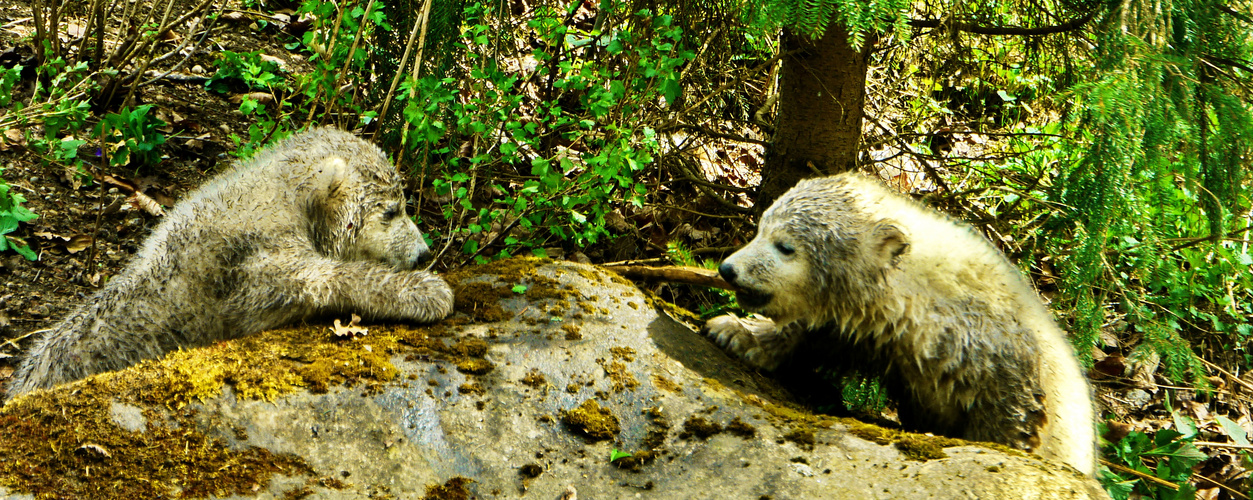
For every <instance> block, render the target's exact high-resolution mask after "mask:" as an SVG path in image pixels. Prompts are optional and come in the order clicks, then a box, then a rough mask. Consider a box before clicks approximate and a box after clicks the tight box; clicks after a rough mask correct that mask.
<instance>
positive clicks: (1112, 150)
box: [1049, 2, 1253, 380]
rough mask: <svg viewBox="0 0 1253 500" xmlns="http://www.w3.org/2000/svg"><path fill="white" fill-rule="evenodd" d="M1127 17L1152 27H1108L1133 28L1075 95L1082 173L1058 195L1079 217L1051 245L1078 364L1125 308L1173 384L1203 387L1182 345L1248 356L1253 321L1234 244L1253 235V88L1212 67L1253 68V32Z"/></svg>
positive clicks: (1186, 19)
mask: <svg viewBox="0 0 1253 500" xmlns="http://www.w3.org/2000/svg"><path fill="white" fill-rule="evenodd" d="M1125 8H1128V9H1132V10H1133V11H1134V14H1133V15H1135V16H1137V18H1139V19H1141V20H1142V21H1144V23H1143V24H1141V25H1137V27H1136V28H1137V29H1136V30H1128V29H1123V28H1120V27H1109V25H1117V24H1118V23H1120V22H1122V19H1125V16H1126V15H1132V14H1129V13H1119V12H1113V13H1112V14H1111V15H1110V16H1109V18H1107V19H1105V20H1104V23H1105V24H1106V25H1107V27H1106V29H1098V30H1097V33H1098V35H1097V41H1098V42H1099V43H1098V47H1099V51H1098V53H1097V57H1098V68H1097V69H1098V72H1097V73H1095V74H1094V75H1093V79H1092V80H1091V81H1090V82H1089V83H1085V84H1081V85H1078V86H1076V87H1075V89H1074V93H1073V95H1074V97H1075V99H1076V100H1077V102H1078V103H1079V105H1080V109H1081V111H1082V113H1080V114H1079V115H1077V116H1078V118H1079V120H1080V121H1079V123H1078V126H1079V127H1081V128H1079V129H1078V130H1081V131H1082V133H1081V134H1080V135H1078V136H1077V137H1076V140H1074V141H1072V142H1071V143H1070V144H1069V145H1068V152H1069V154H1070V155H1071V156H1072V157H1073V158H1077V159H1078V160H1077V161H1074V162H1072V163H1070V164H1069V165H1067V166H1066V170H1065V172H1064V174H1063V176H1062V177H1061V178H1060V179H1058V181H1057V186H1056V189H1055V190H1054V191H1053V193H1052V195H1051V197H1052V198H1053V199H1055V200H1056V201H1058V202H1060V204H1061V206H1065V207H1067V208H1068V209H1067V210H1066V211H1065V212H1064V213H1063V214H1061V215H1062V217H1059V218H1058V220H1057V221H1055V223H1054V224H1053V225H1051V226H1050V228H1049V229H1050V233H1051V234H1050V236H1051V238H1050V244H1051V245H1053V248H1052V253H1055V254H1058V255H1066V254H1069V255H1067V256H1066V257H1064V258H1063V259H1062V261H1061V263H1062V264H1063V269H1064V271H1065V273H1064V274H1065V277H1066V279H1065V282H1064V283H1063V292H1064V296H1065V298H1066V299H1067V300H1068V301H1070V303H1071V304H1073V308H1074V314H1073V321H1072V325H1071V327H1072V328H1071V329H1072V332H1074V334H1075V336H1076V341H1075V343H1076V345H1077V346H1078V347H1079V349H1078V350H1079V352H1080V353H1083V354H1086V353H1088V352H1089V350H1088V348H1089V346H1092V345H1095V344H1096V342H1097V338H1098V335H1099V333H1100V331H1101V330H1100V329H1101V326H1102V325H1103V324H1104V323H1105V321H1106V313H1107V311H1106V309H1105V304H1109V303H1111V302H1116V303H1118V304H1119V305H1120V309H1121V310H1123V311H1125V313H1126V317H1127V321H1128V323H1130V324H1131V325H1132V326H1133V327H1134V328H1135V329H1136V330H1138V331H1139V332H1140V333H1142V334H1143V335H1144V338H1145V339H1146V341H1147V344H1148V345H1149V346H1151V347H1152V348H1154V349H1156V350H1158V351H1159V352H1160V353H1161V354H1162V355H1163V357H1164V360H1165V361H1166V363H1165V364H1166V367H1167V369H1168V371H1169V373H1170V374H1171V375H1172V376H1174V377H1179V378H1193V379H1194V380H1196V379H1198V378H1199V377H1197V375H1199V374H1200V373H1201V367H1200V366H1199V362H1197V361H1196V359H1195V357H1194V355H1193V354H1192V352H1191V350H1190V345H1189V343H1188V342H1186V341H1185V338H1193V339H1196V338H1202V339H1205V338H1207V337H1208V338H1209V339H1214V340H1215V341H1217V342H1220V343H1222V344H1223V347H1224V348H1231V349H1244V345H1243V344H1244V342H1243V341H1244V340H1245V339H1246V338H1247V335H1248V327H1247V326H1242V325H1247V318H1248V316H1249V313H1250V312H1251V311H1253V309H1251V308H1253V297H1251V296H1249V295H1248V294H1247V293H1244V292H1241V293H1233V290H1248V289H1249V287H1250V286H1253V278H1251V277H1250V276H1249V274H1248V273H1247V272H1245V271H1246V270H1247V269H1248V264H1249V262H1251V261H1253V259H1251V258H1250V255H1249V253H1248V249H1247V245H1241V244H1239V243H1238V242H1239V241H1241V240H1242V238H1239V237H1235V238H1233V237H1231V236H1230V235H1234V234H1238V233H1240V232H1241V231H1246V230H1247V229H1246V228H1245V226H1246V224H1247V221H1246V220H1245V219H1243V218H1236V217H1232V213H1233V211H1235V212H1238V213H1245V212H1247V211H1248V209H1249V205H1250V203H1249V201H1250V200H1249V193H1248V187H1247V184H1246V183H1245V182H1244V179H1245V177H1246V170H1247V168H1248V166H1247V165H1245V164H1242V163H1240V162H1239V161H1234V160H1233V159H1234V158H1248V157H1249V155H1250V154H1253V126H1251V124H1253V112H1251V110H1250V104H1249V101H1248V100H1247V95H1246V96H1244V97H1243V99H1244V100H1242V97H1241V93H1242V92H1243V91H1242V87H1241V81H1240V80H1243V81H1245V82H1247V81H1248V78H1250V77H1253V75H1249V74H1248V73H1247V69H1243V70H1242V69H1241V68H1238V67H1234V68H1229V70H1230V71H1232V72H1234V73H1227V75H1228V77H1222V76H1220V75H1221V74H1220V73H1217V72H1214V71H1213V70H1212V69H1210V68H1211V67H1212V65H1213V63H1212V62H1206V58H1212V57H1221V58H1224V59H1227V58H1229V59H1232V60H1249V58H1250V54H1253V45H1250V43H1249V42H1248V41H1249V40H1250V39H1251V35H1253V28H1251V27H1249V26H1247V25H1245V26H1240V25H1238V24H1237V23H1233V22H1227V21H1223V19H1230V16H1226V15H1225V14H1222V13H1221V12H1219V11H1218V10H1217V6H1216V4H1211V3H1207V2H1197V3H1190V2H1185V3H1183V4H1173V5H1172V8H1173V9H1174V10H1173V11H1171V12H1169V13H1164V14H1168V15H1169V17H1167V16H1166V15H1163V13H1157V12H1155V11H1140V10H1136V9H1137V7H1135V6H1133V5H1128V6H1126V7H1125ZM1172 26H1173V28H1172ZM1182 27H1187V29H1180V28H1182ZM1146 40H1147V41H1146ZM1154 40H1157V41H1161V40H1165V41H1167V42H1168V43H1152V41H1154ZM1212 40H1225V41H1224V42H1223V43H1220V44H1219V43H1213V42H1211V41H1212ZM1212 43H1213V44H1212ZM1211 44H1212V45H1211ZM1210 51H1217V52H1210ZM1214 54H1223V55H1221V56H1215V55H1214ZM1242 71H1243V72H1244V73H1243V75H1244V76H1243V79H1241V78H1240V77H1239V75H1240V74H1241V72H1242ZM1232 240H1235V241H1236V242H1235V243H1233V242H1232ZM1071 249H1073V253H1072V252H1069V250H1071ZM1185 334H1186V335H1185ZM1246 356H1247V354H1246Z"/></svg>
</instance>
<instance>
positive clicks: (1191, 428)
mask: <svg viewBox="0 0 1253 500" xmlns="http://www.w3.org/2000/svg"><path fill="white" fill-rule="evenodd" d="M1170 416H1171V418H1172V419H1173V420H1174V421H1175V429H1176V430H1177V431H1178V432H1179V437H1181V438H1183V439H1188V438H1191V437H1192V436H1195V435H1196V422H1193V421H1192V419H1191V418H1188V416H1187V415H1184V414H1182V413H1179V410H1175V411H1172V412H1170Z"/></svg>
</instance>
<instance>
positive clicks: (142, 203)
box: [126, 191, 165, 217]
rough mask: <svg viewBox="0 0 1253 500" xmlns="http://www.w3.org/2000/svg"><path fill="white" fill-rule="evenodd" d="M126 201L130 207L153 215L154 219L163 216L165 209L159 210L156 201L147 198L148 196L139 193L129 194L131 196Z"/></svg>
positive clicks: (159, 205)
mask: <svg viewBox="0 0 1253 500" xmlns="http://www.w3.org/2000/svg"><path fill="white" fill-rule="evenodd" d="M126 201H128V202H130V204H131V206H132V207H135V208H138V209H141V210H143V211H145V212H148V213H149V214H150V215H154V216H156V217H160V216H162V215H165V209H164V208H161V204H160V203H157V201H156V200H154V199H152V198H149V197H148V195H146V194H143V193H141V192H139V191H135V192H133V193H131V195H130V196H128V197H127V198H126Z"/></svg>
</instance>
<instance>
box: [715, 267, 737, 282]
mask: <svg viewBox="0 0 1253 500" xmlns="http://www.w3.org/2000/svg"><path fill="white" fill-rule="evenodd" d="M718 274H721V275H722V279H724V280H727V283H730V284H732V285H734V284H735V266H732V265H731V263H729V262H723V263H722V265H721V266H718Z"/></svg>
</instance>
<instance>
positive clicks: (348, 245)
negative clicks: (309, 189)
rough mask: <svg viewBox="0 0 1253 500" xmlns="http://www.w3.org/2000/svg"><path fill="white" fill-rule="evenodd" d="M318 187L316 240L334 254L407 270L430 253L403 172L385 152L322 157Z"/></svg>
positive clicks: (348, 258)
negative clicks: (406, 192) (407, 205)
mask: <svg viewBox="0 0 1253 500" xmlns="http://www.w3.org/2000/svg"><path fill="white" fill-rule="evenodd" d="M319 176H320V179H319V183H320V184H321V185H322V186H325V188H324V189H319V190H318V191H317V192H315V193H314V197H315V200H314V206H316V207H319V210H317V211H318V212H321V213H320V214H318V216H316V217H314V219H315V221H314V228H313V233H314V234H313V240H314V242H315V243H316V244H317V247H318V250H319V251H320V252H321V253H323V254H325V255H327V256H329V257H332V258H336V259H340V260H347V261H354V260H366V261H375V262H383V263H385V264H387V265H389V266H392V267H395V268H397V269H401V270H409V269H414V268H415V267H417V266H418V265H419V264H422V263H423V262H425V261H426V260H428V259H429V257H430V256H431V255H430V250H429V248H427V245H426V240H425V239H424V238H423V237H422V232H421V231H419V230H418V226H417V225H416V224H414V222H413V219H411V218H409V214H408V213H407V211H406V209H405V195H404V189H403V188H402V183H401V177H400V174H399V173H398V172H396V169H395V168H394V167H392V165H391V162H389V161H388V160H387V158H386V157H384V156H383V155H382V154H381V153H380V154H378V155H377V157H373V155H366V157H357V158H353V159H352V160H351V161H349V160H345V159H344V158H340V157H335V156H333V157H329V158H327V159H326V160H324V161H323V162H322V165H321V169H320V171H319Z"/></svg>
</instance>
